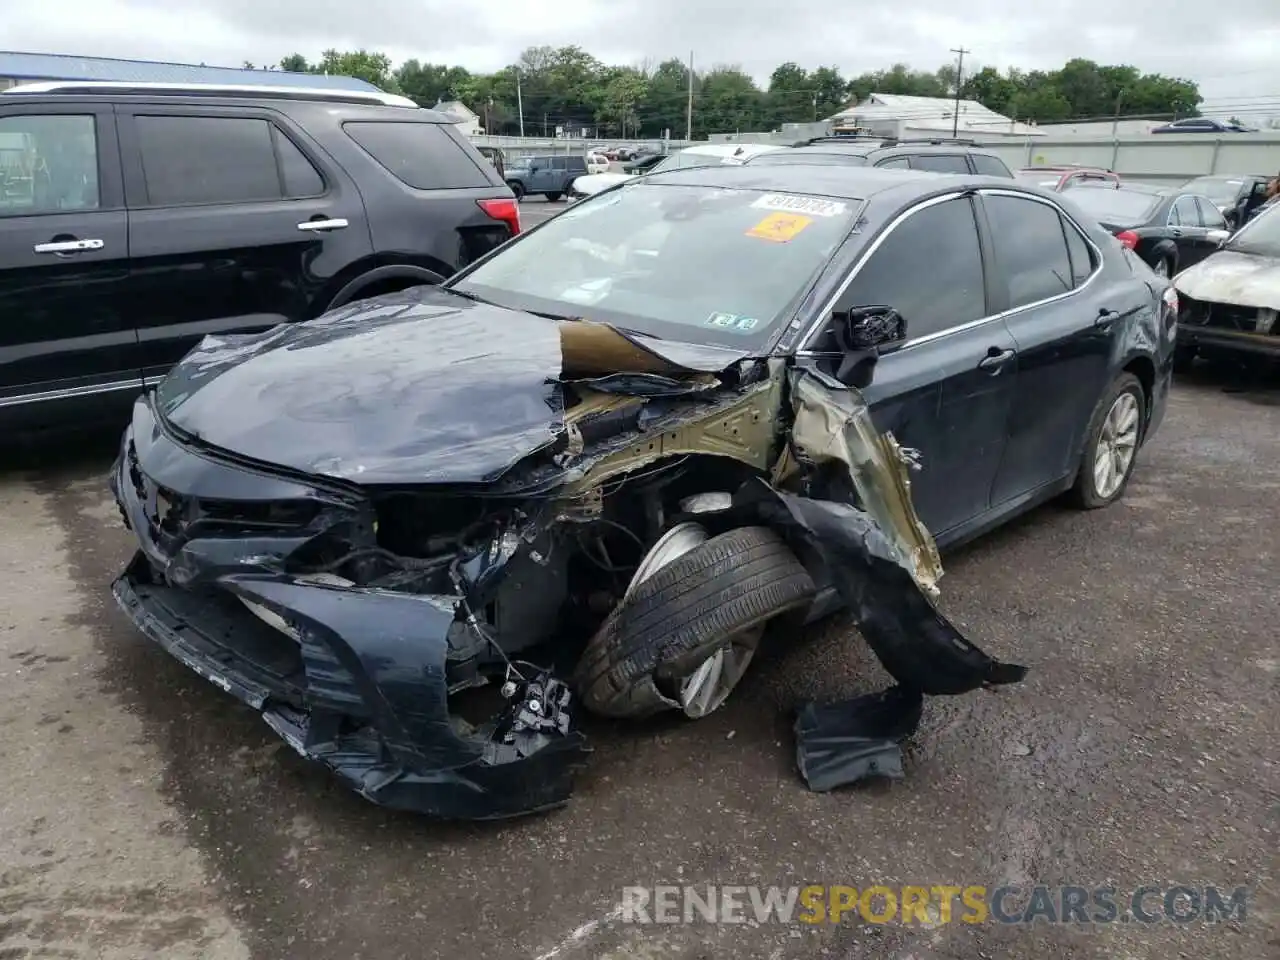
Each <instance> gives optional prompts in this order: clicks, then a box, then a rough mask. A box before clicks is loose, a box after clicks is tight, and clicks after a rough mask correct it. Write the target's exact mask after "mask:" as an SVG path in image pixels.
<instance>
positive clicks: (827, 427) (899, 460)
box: [791, 369, 942, 595]
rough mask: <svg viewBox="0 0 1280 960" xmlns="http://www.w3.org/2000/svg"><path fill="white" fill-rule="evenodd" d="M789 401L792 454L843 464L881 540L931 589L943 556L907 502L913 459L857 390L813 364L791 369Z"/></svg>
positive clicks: (818, 462) (811, 461)
mask: <svg viewBox="0 0 1280 960" xmlns="http://www.w3.org/2000/svg"><path fill="white" fill-rule="evenodd" d="M791 404H792V408H793V411H794V415H795V424H794V426H793V428H792V436H791V449H792V450H793V451H794V453H795V455H796V456H797V457H798V458H799V459H800V460H801V461H802V462H807V463H809V464H811V465H815V466H817V465H822V464H825V463H832V462H836V463H839V464H842V465H843V467H844V469H845V470H846V471H847V473H848V476H849V481H850V483H851V484H852V486H853V490H854V491H855V492H856V493H857V496H858V502H859V503H860V504H861V506H862V508H863V510H865V511H866V513H867V514H869V515H870V516H871V517H872V518H873V519H874V520H875V522H876V524H877V525H878V527H879V531H880V533H881V535H882V536H883V538H884V540H885V543H886V545H887V546H888V547H890V548H891V550H892V551H893V552H894V555H895V556H896V557H897V558H899V559H900V560H901V562H902V564H903V566H904V567H905V568H906V569H907V570H908V571H909V572H910V574H911V576H912V577H913V578H914V579H915V581H916V583H918V584H919V585H920V586H921V587H922V588H923V589H924V590H926V591H927V592H928V593H930V594H931V595H936V594H937V584H938V578H939V577H941V576H942V561H941V559H940V558H939V557H938V547H937V544H935V543H934V540H933V537H932V536H931V535H930V533H929V531H928V529H927V528H926V527H925V525H924V523H922V522H921V520H920V517H919V516H917V514H916V509H915V506H914V505H913V504H912V502H911V479H910V477H909V476H908V472H907V471H908V469H909V468H910V466H911V462H912V461H911V459H910V458H909V457H908V456H907V454H906V452H905V451H904V450H903V449H902V447H900V446H899V445H898V442H897V440H895V439H894V438H893V434H891V433H881V432H880V431H879V430H877V429H876V427H875V424H873V423H872V422H871V411H870V410H869V409H868V408H867V404H866V401H864V400H863V398H862V394H860V393H858V392H857V391H856V390H853V389H852V388H849V387H846V386H844V385H843V384H841V383H839V382H837V381H835V380H832V379H831V378H830V377H827V376H826V375H825V374H822V373H820V372H818V371H816V370H805V369H800V370H796V371H795V372H794V373H793V379H792V384H791Z"/></svg>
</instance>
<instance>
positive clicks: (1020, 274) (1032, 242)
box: [982, 195, 1075, 308]
mask: <svg viewBox="0 0 1280 960" xmlns="http://www.w3.org/2000/svg"><path fill="white" fill-rule="evenodd" d="M982 202H983V206H984V207H985V208H986V211H987V219H988V220H989V221H990V222H991V242H992V244H993V246H994V247H995V252H996V259H997V261H998V262H999V264H1000V269H1001V271H1002V272H1003V274H1004V277H1005V280H1006V281H1007V282H1008V284H1009V306H1010V307H1011V308H1012V307H1021V306H1023V305H1025V304H1028V303H1035V302H1036V301H1037V300H1047V299H1048V298H1049V297H1056V296H1058V295H1059V294H1061V293H1066V292H1067V291H1068V290H1070V289H1071V288H1072V287H1073V286H1075V284H1074V283H1073V281H1072V277H1071V260H1070V257H1069V255H1068V253H1067V238H1066V236H1065V235H1064V234H1063V232H1062V218H1061V217H1060V216H1058V211H1057V210H1055V209H1054V208H1053V207H1051V206H1049V205H1048V204H1045V203H1040V202H1038V201H1036V200H1023V199H1021V198H1019V197H1002V196H990V195H987V196H984V197H983V201H982Z"/></svg>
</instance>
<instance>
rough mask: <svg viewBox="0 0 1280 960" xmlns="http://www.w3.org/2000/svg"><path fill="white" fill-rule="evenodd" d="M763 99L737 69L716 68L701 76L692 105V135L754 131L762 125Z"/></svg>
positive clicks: (749, 78) (747, 78)
mask: <svg viewBox="0 0 1280 960" xmlns="http://www.w3.org/2000/svg"><path fill="white" fill-rule="evenodd" d="M763 106H764V96H763V94H762V93H761V92H760V88H759V87H757V86H756V84H755V81H754V80H752V79H751V77H749V76H748V75H747V74H745V73H743V72H742V70H741V68H739V67H716V68H714V69H713V70H711V71H710V72H708V73H705V74H703V76H702V80H701V83H700V84H699V86H698V96H697V99H696V100H695V102H694V109H693V128H694V131H695V133H694V135H695V136H696V137H697V138H698V139H703V138H704V137H706V136H707V135H708V134H711V133H731V132H737V131H749V130H757V129H759V128H760V127H761V126H762V125H763V120H764V117H763V110H762V109H761V108H762V107H763Z"/></svg>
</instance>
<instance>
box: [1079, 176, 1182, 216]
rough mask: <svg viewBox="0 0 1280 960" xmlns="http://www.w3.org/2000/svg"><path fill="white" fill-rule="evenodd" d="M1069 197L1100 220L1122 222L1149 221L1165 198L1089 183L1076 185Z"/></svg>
mask: <svg viewBox="0 0 1280 960" xmlns="http://www.w3.org/2000/svg"><path fill="white" fill-rule="evenodd" d="M1066 195H1067V196H1069V197H1071V199H1072V200H1073V201H1074V202H1075V203H1077V204H1079V206H1080V207H1081V209H1083V210H1084V211H1085V212H1086V213H1089V214H1091V215H1093V216H1094V217H1096V218H1097V219H1099V220H1112V221H1119V222H1122V223H1143V222H1145V221H1146V220H1147V218H1148V217H1150V216H1151V214H1152V213H1154V212H1155V209H1156V207H1157V206H1159V204H1160V201H1161V199H1162V198H1161V197H1160V195H1159V194H1155V193H1141V192H1139V191H1137V190H1116V189H1115V188H1114V187H1107V186H1091V185H1089V184H1087V183H1085V184H1076V185H1073V186H1072V187H1071V188H1070V189H1068V190H1067V191H1066Z"/></svg>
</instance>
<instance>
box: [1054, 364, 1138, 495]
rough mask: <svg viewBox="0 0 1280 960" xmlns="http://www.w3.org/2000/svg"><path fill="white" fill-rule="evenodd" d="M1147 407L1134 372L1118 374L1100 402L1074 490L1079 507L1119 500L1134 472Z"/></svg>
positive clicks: (1090, 429)
mask: <svg viewBox="0 0 1280 960" xmlns="http://www.w3.org/2000/svg"><path fill="white" fill-rule="evenodd" d="M1145 409H1146V394H1145V393H1144V391H1143V389H1142V384H1141V383H1140V382H1139V380H1138V378H1137V377H1135V376H1134V375H1133V374H1131V373H1123V374H1121V375H1120V376H1119V377H1117V378H1116V381H1115V382H1114V383H1113V384H1112V385H1111V389H1110V390H1109V391H1107V393H1106V394H1105V395H1104V396H1103V397H1102V399H1101V400H1100V401H1099V402H1098V406H1097V407H1096V408H1095V409H1094V411H1093V417H1092V418H1091V420H1090V421H1089V432H1088V434H1087V436H1086V439H1085V445H1084V454H1083V455H1082V457H1081V459H1080V469H1079V472H1078V475H1077V476H1076V484H1075V488H1074V490H1073V491H1072V492H1073V494H1074V499H1075V501H1076V503H1077V504H1078V505H1079V506H1081V507H1084V508H1085V509H1087V510H1095V509H1097V508H1098V507H1105V506H1107V505H1108V504H1111V503H1114V502H1115V501H1116V500H1118V499H1120V496H1121V495H1122V494H1123V493H1124V489H1125V487H1126V486H1128V483H1129V478H1130V477H1131V476H1132V475H1133V467H1134V463H1135V462H1136V460H1137V456H1138V445H1139V444H1140V443H1141V442H1142V425H1143V423H1142V422H1143V415H1144V414H1143V411H1144V410H1145Z"/></svg>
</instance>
